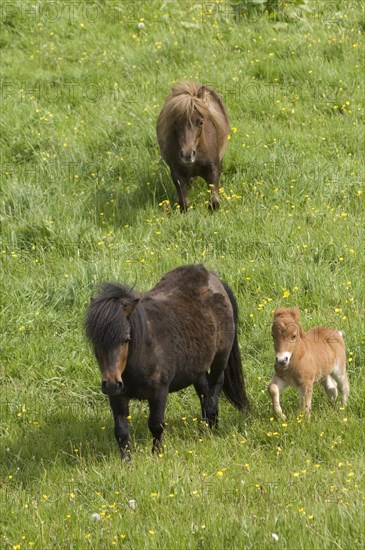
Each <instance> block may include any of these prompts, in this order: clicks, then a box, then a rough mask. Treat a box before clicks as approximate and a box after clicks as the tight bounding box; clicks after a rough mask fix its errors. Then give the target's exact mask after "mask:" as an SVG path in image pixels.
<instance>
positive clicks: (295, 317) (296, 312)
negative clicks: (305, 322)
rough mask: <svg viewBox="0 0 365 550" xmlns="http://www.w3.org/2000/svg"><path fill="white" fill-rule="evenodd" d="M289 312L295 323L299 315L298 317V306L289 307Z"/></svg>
mask: <svg viewBox="0 0 365 550" xmlns="http://www.w3.org/2000/svg"><path fill="white" fill-rule="evenodd" d="M291 314H292V316H293V317H294V321H295V322H296V323H297V322H298V321H299V317H300V311H299V307H292V308H291Z"/></svg>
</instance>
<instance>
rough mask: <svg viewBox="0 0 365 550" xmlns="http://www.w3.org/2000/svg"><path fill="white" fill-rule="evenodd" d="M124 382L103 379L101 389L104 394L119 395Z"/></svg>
mask: <svg viewBox="0 0 365 550" xmlns="http://www.w3.org/2000/svg"><path fill="white" fill-rule="evenodd" d="M123 388H124V384H123V382H106V381H105V380H103V382H102V383H101V391H102V392H103V393H105V395H111V396H113V395H120V394H121V393H122V391H123Z"/></svg>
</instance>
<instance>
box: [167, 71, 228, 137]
mask: <svg viewBox="0 0 365 550" xmlns="http://www.w3.org/2000/svg"><path fill="white" fill-rule="evenodd" d="M201 88H202V86H200V85H198V84H196V83H195V82H182V83H180V84H177V85H176V86H174V88H172V90H171V93H170V95H169V96H168V98H167V99H166V102H165V104H164V107H163V109H162V111H161V113H160V116H159V120H158V128H159V133H160V135H161V136H168V135H169V134H170V133H171V129H172V128H173V126H174V125H175V123H176V122H178V121H179V120H182V119H186V120H190V119H191V118H192V117H193V114H194V112H195V111H198V113H199V114H200V116H201V117H202V118H203V119H210V120H211V121H212V123H213V125H214V127H215V128H216V130H217V133H218V134H224V129H223V125H222V118H224V117H225V116H226V115H225V113H223V112H222V111H221V110H220V109H219V108H217V105H216V104H215V103H217V99H216V97H217V98H218V96H217V95H216V94H215V92H214V91H213V90H211V89H210V88H208V87H206V86H204V87H203V88H204V94H203V97H199V90H200V89H201ZM210 96H211V97H212V99H211V100H209V98H210ZM219 103H220V100H219Z"/></svg>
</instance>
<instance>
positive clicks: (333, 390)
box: [268, 307, 349, 419]
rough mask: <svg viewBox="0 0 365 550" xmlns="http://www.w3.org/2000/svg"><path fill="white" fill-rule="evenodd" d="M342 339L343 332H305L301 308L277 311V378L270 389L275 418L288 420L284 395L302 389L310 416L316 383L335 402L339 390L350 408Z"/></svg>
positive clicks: (303, 403) (318, 329)
mask: <svg viewBox="0 0 365 550" xmlns="http://www.w3.org/2000/svg"><path fill="white" fill-rule="evenodd" d="M342 336H343V333H342V332H341V331H338V330H335V329H332V328H324V327H315V328H312V329H310V330H309V331H308V332H303V330H302V328H301V327H300V325H299V309H298V308H297V307H294V308H279V309H276V310H275V312H274V319H273V324H272V337H273V339H274V348H275V354H276V357H275V374H274V376H273V377H272V379H271V381H270V384H269V386H268V391H269V394H270V395H271V399H272V404H273V407H274V413H275V414H277V415H278V416H280V417H282V418H284V419H285V416H284V414H283V411H282V409H281V406H280V392H281V391H282V390H283V389H285V388H286V387H287V386H292V387H294V388H298V389H299V392H300V403H301V407H302V409H304V412H305V413H306V414H307V415H310V411H311V403H312V393H313V384H314V382H320V384H322V386H323V387H324V389H325V391H326V393H327V395H328V396H329V398H330V399H331V400H332V401H334V400H335V399H336V398H337V389H338V390H339V392H340V394H341V396H342V400H343V404H344V405H346V403H347V399H348V396H349V382H348V378H347V374H346V349H345V343H344V341H343V338H342Z"/></svg>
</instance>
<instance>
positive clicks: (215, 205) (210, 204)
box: [209, 201, 220, 212]
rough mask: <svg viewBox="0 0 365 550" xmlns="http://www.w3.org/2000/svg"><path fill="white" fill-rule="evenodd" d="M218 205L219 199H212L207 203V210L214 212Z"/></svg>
mask: <svg viewBox="0 0 365 550" xmlns="http://www.w3.org/2000/svg"><path fill="white" fill-rule="evenodd" d="M219 207H220V202H219V201H212V202H210V203H209V210H210V211H211V212H215V211H217V210H219Z"/></svg>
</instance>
